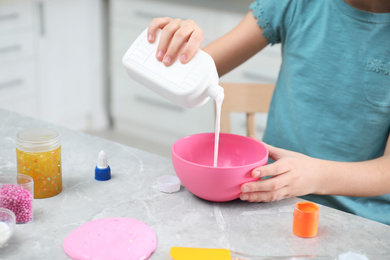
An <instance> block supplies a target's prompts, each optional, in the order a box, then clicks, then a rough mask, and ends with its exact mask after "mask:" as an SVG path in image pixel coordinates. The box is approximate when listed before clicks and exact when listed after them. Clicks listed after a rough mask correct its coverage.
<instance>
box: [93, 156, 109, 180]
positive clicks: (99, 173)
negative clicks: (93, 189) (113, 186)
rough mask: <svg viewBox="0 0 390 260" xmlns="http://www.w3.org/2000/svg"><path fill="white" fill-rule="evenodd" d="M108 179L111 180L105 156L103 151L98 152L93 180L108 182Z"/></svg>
mask: <svg viewBox="0 0 390 260" xmlns="http://www.w3.org/2000/svg"><path fill="white" fill-rule="evenodd" d="M109 179H111V169H110V166H108V162H107V154H106V153H105V152H104V151H100V153H99V156H98V163H97V166H96V168H95V180H98V181H108V180H109Z"/></svg>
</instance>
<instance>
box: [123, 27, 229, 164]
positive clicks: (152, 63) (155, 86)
mask: <svg viewBox="0 0 390 260" xmlns="http://www.w3.org/2000/svg"><path fill="white" fill-rule="evenodd" d="M160 32H161V31H159V32H158V33H157V35H156V41H155V42H154V43H152V44H151V43H149V42H148V41H147V28H146V29H145V30H144V31H143V33H141V35H140V36H138V38H137V39H136V40H135V41H134V43H133V44H132V45H131V46H130V48H129V49H128V50H127V52H126V53H125V55H124V56H123V59H122V63H123V65H124V67H125V68H126V71H127V73H128V74H129V76H130V77H131V78H133V79H134V80H136V81H138V82H140V83H141V84H143V85H144V86H145V87H147V88H149V89H151V90H152V91H154V92H155V93H157V94H159V95H160V96H162V97H164V98H166V99H168V100H169V101H171V102H172V103H174V104H176V105H179V106H181V107H184V108H195V107H200V106H202V105H204V104H205V103H206V102H207V101H208V100H209V99H210V97H211V98H212V99H214V100H215V104H216V121H215V143H214V167H216V166H217V161H218V143H219V132H220V120H221V107H222V102H223V99H224V92H223V88H222V87H221V86H219V78H218V73H217V69H216V67H215V64H214V60H213V58H212V57H211V56H210V55H209V54H207V53H206V52H204V51H202V50H198V51H197V52H196V54H195V56H194V57H193V58H192V59H191V61H190V62H188V63H187V64H182V63H181V62H180V61H175V62H174V63H173V64H172V65H171V66H169V67H167V66H165V65H164V64H163V63H162V62H160V61H158V60H157V59H156V57H155V54H156V51H157V46H158V42H159V39H160Z"/></svg>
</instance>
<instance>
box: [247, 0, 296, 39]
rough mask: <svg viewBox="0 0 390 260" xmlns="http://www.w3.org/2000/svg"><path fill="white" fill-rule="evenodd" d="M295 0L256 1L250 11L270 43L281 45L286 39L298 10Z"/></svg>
mask: <svg viewBox="0 0 390 260" xmlns="http://www.w3.org/2000/svg"><path fill="white" fill-rule="evenodd" d="M297 2H299V1H293V0H256V1H255V2H253V3H252V4H251V5H250V6H249V9H250V10H252V14H253V16H254V17H255V18H256V19H257V24H258V25H259V26H260V27H261V28H263V35H264V37H265V38H267V39H268V43H270V44H272V45H273V44H276V43H281V42H283V41H284V39H285V38H286V33H287V31H288V28H289V26H290V25H291V23H292V22H293V19H294V14H295V12H296V8H297V6H296V5H297Z"/></svg>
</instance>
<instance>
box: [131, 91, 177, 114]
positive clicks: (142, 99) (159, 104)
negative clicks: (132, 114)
mask: <svg viewBox="0 0 390 260" xmlns="http://www.w3.org/2000/svg"><path fill="white" fill-rule="evenodd" d="M135 100H137V101H139V102H142V103H144V104H147V105H152V106H154V107H159V108H163V109H169V110H171V111H175V112H183V111H184V108H182V107H179V106H175V105H171V104H166V103H164V102H161V101H158V100H154V99H151V98H148V97H145V96H141V95H137V96H135Z"/></svg>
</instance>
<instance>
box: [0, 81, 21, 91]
mask: <svg viewBox="0 0 390 260" xmlns="http://www.w3.org/2000/svg"><path fill="white" fill-rule="evenodd" d="M21 85H23V79H14V80H10V81H6V82H2V83H0V90H3V89H6V88H12V87H17V86H21Z"/></svg>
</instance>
